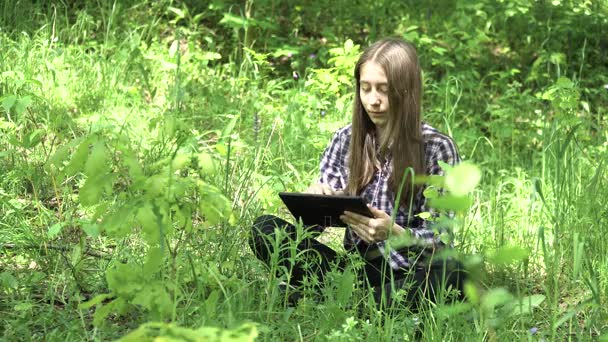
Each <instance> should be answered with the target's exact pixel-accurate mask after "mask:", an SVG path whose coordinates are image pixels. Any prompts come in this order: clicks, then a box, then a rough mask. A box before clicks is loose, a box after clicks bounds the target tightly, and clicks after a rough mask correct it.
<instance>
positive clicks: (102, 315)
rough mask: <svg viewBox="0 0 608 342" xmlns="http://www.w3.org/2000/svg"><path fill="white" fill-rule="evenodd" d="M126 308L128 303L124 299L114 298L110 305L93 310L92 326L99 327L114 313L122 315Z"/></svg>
mask: <svg viewBox="0 0 608 342" xmlns="http://www.w3.org/2000/svg"><path fill="white" fill-rule="evenodd" d="M127 308H128V303H127V301H126V300H125V299H124V298H120V297H119V298H116V299H114V300H113V301H111V302H110V303H108V304H106V305H103V306H102V307H100V308H97V310H95V314H94V315H93V325H95V326H100V325H101V324H102V323H103V321H104V320H105V319H106V318H107V317H108V316H109V315H110V314H112V313H115V314H118V315H122V314H124V312H125V311H126V310H127Z"/></svg>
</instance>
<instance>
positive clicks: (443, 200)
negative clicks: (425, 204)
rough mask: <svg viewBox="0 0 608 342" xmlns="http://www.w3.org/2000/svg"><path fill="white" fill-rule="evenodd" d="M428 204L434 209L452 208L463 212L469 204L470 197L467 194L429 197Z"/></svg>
mask: <svg viewBox="0 0 608 342" xmlns="http://www.w3.org/2000/svg"><path fill="white" fill-rule="evenodd" d="M429 203H430V206H431V207H432V208H435V209H444V210H453V211H458V212H463V211H466V210H467V209H469V207H470V206H471V199H470V198H468V197H467V196H460V197H458V196H451V195H446V196H442V197H438V198H431V199H429Z"/></svg>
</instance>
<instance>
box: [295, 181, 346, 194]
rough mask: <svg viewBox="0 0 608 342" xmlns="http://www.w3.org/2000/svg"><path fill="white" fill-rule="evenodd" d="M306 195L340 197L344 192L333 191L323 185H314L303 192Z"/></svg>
mask: <svg viewBox="0 0 608 342" xmlns="http://www.w3.org/2000/svg"><path fill="white" fill-rule="evenodd" d="M304 193H307V194H315V195H342V194H344V191H342V190H338V191H334V189H332V188H331V187H330V186H329V185H327V184H324V183H316V184H313V185H311V186H309V187H308V189H306V190H305V191H304Z"/></svg>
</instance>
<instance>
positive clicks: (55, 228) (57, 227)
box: [47, 222, 63, 239]
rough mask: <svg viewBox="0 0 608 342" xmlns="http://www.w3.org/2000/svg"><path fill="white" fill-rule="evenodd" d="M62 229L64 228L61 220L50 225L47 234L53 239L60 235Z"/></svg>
mask: <svg viewBox="0 0 608 342" xmlns="http://www.w3.org/2000/svg"><path fill="white" fill-rule="evenodd" d="M62 229H63V223H61V222H58V223H55V224H54V225H52V226H50V227H49V231H48V232H47V236H48V237H49V239H53V238H55V237H56V236H57V235H59V233H61V230H62Z"/></svg>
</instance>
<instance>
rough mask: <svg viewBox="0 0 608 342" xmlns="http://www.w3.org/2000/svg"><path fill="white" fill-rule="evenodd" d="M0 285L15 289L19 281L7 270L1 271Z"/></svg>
mask: <svg viewBox="0 0 608 342" xmlns="http://www.w3.org/2000/svg"><path fill="white" fill-rule="evenodd" d="M0 285H2V287H3V288H7V289H16V288H17V286H18V285H19V282H18V281H17V278H15V277H14V276H13V275H12V274H10V273H9V272H2V273H0Z"/></svg>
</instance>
